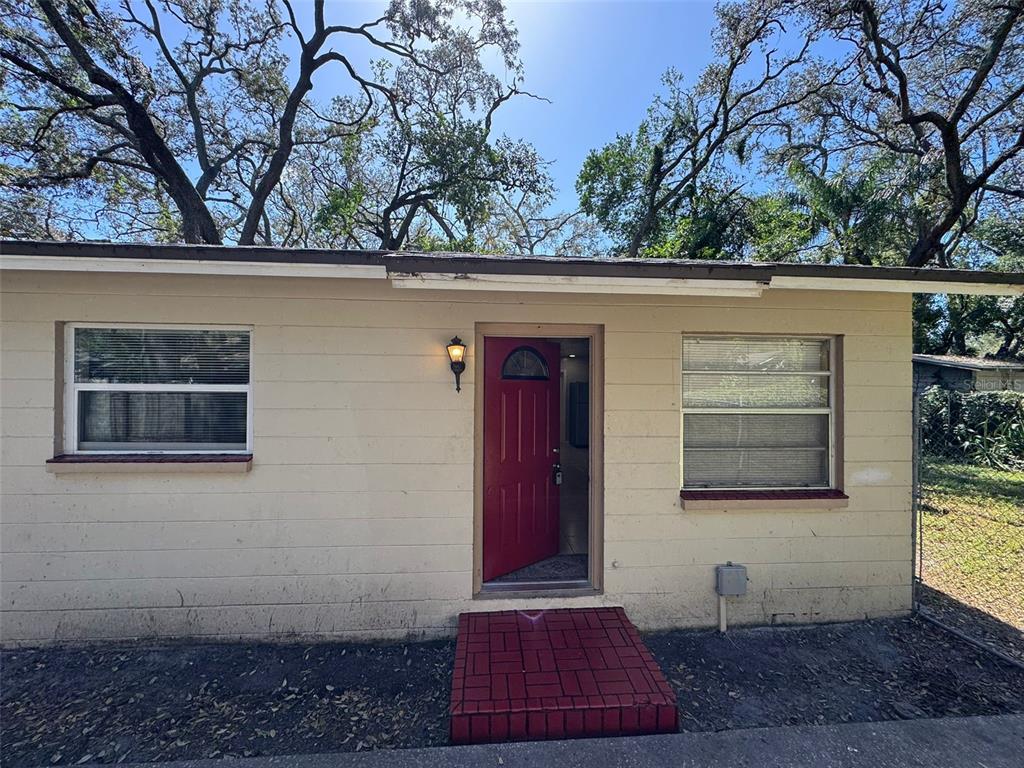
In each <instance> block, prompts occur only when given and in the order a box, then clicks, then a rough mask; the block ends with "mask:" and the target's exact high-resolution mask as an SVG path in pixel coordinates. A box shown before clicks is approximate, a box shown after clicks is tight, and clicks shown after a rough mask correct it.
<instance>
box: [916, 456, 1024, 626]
mask: <svg viewBox="0 0 1024 768" xmlns="http://www.w3.org/2000/svg"><path fill="white" fill-rule="evenodd" d="M921 511H922V515H921V529H922V539H923V546H922V554H923V562H924V565H923V569H922V570H923V573H922V576H923V578H924V581H925V583H926V584H928V585H929V586H931V587H933V588H935V589H938V590H940V591H942V592H945V593H946V594H948V595H950V596H951V597H953V598H955V599H957V600H960V601H961V602H964V603H967V604H969V605H972V606H974V607H975V608H979V609H981V610H983V611H985V612H987V613H990V614H992V615H993V616H995V617H996V618H998V619H1000V620H1002V621H1005V622H1007V623H1008V624H1012V625H1014V626H1016V627H1018V628H1020V629H1024V472H1004V471H1000V470H994V469H989V468H987V467H977V466H968V465H960V464H948V463H938V462H926V463H925V464H924V466H922V469H921Z"/></svg>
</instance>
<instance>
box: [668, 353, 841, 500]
mask: <svg viewBox="0 0 1024 768" xmlns="http://www.w3.org/2000/svg"><path fill="white" fill-rule="evenodd" d="M831 376H832V371H831V342H830V341H829V340H828V339H792V338H790V339H786V338H765V337H756V338H735V337H732V338H725V337H690V336H686V337H684V338H683V392H682V407H683V457H682V459H683V461H682V463H683V487H685V488H722V489H731V488H735V489H743V488H824V487H828V486H829V485H830V483H831V477H830V475H831V461H832V460H831V455H830V450H831V448H830V446H831V433H832V395H831V384H830V382H831Z"/></svg>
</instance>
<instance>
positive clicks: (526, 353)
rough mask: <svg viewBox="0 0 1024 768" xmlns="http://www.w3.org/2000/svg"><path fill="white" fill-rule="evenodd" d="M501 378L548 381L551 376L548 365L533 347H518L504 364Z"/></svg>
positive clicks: (510, 353)
mask: <svg viewBox="0 0 1024 768" xmlns="http://www.w3.org/2000/svg"><path fill="white" fill-rule="evenodd" d="M501 378H503V379H526V380H532V381H546V380H547V379H548V378H550V374H549V373H548V364H547V363H546V362H544V358H543V357H542V356H541V355H540V353H539V352H537V350H535V349H534V348H533V347H516V348H515V349H513V350H512V351H511V352H509V353H508V357H506V358H505V362H504V363H502V366H501Z"/></svg>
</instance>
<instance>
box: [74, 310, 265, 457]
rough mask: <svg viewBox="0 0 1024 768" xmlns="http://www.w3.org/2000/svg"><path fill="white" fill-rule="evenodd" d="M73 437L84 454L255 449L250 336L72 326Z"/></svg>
mask: <svg viewBox="0 0 1024 768" xmlns="http://www.w3.org/2000/svg"><path fill="white" fill-rule="evenodd" d="M70 333H71V334H72V337H73V338H72V344H71V345H70V348H71V350H72V352H71V354H72V355H73V358H72V360H71V361H70V366H69V367H70V369H71V371H70V372H71V373H72V376H71V381H70V382H69V390H70V391H69V398H68V400H69V402H68V405H69V411H70V412H69V417H70V418H69V423H68V434H69V438H70V443H71V445H72V447H73V448H72V449H73V450H75V451H80V452H90V451H93V452H118V453H120V452H133V451H138V452H183V453H197V452H241V451H246V450H248V449H249V446H250V436H249V428H248V424H249V412H250V406H251V404H250V396H251V394H250V376H249V357H250V354H249V332H248V331H246V330H204V329H180V328H175V329H160V328H96V327H82V326H74V327H72V329H71V331H70Z"/></svg>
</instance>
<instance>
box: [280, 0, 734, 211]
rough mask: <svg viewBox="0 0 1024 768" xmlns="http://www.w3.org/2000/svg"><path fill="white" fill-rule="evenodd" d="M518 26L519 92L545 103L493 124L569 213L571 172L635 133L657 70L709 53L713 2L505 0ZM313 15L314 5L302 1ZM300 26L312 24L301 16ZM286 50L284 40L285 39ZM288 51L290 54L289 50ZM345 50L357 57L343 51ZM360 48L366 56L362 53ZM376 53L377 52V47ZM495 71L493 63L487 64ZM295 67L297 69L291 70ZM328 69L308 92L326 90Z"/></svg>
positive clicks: (338, 7) (331, 12)
mask: <svg viewBox="0 0 1024 768" xmlns="http://www.w3.org/2000/svg"><path fill="white" fill-rule="evenodd" d="M505 3H506V6H507V11H508V15H509V17H510V18H511V19H512V21H513V23H514V24H515V26H516V28H517V29H518V30H519V41H520V44H521V46H522V48H521V50H520V58H521V59H522V61H523V64H524V66H525V70H526V73H525V74H526V79H525V82H524V84H523V88H524V89H525V90H528V91H530V92H531V93H535V94H537V95H538V96H543V97H544V98H545V99H548V100H549V101H548V102H544V101H538V100H535V99H530V98H526V97H521V98H519V99H517V100H513V101H511V102H509V103H508V104H506V105H504V106H503V107H502V108H501V109H500V110H499V111H498V113H497V114H496V115H495V127H496V129H497V130H498V131H499V132H502V133H505V134H507V135H508V136H510V137H512V138H520V139H525V140H527V141H529V142H531V143H532V144H533V145H534V146H535V147H536V148H537V149H538V151H539V152H540V154H541V156H542V157H543V158H544V159H545V160H548V161H550V162H551V163H552V165H551V166H550V167H549V172H550V173H551V174H552V176H553V177H554V180H555V185H556V188H557V190H558V198H557V200H556V201H555V202H554V204H553V206H552V208H553V209H555V210H575V209H576V207H577V205H578V198H577V195H576V188H575V185H576V175H577V174H578V172H579V169H580V167H581V166H582V164H583V160H584V158H585V157H586V156H587V153H588V152H589V151H590V150H591V149H596V148H599V147H601V146H603V145H604V144H606V143H607V142H609V141H610V140H612V139H614V138H615V135H616V134H617V133H623V132H626V131H631V130H633V129H635V128H636V126H637V124H638V123H639V122H640V120H642V119H643V117H644V114H645V113H646V110H647V107H648V105H649V104H650V103H651V100H652V98H653V96H654V94H655V93H656V92H657V91H658V90H659V87H660V81H661V76H662V74H663V73H664V72H665V70H666V69H668V68H669V67H675V68H676V69H678V70H679V71H680V72H682V73H683V75H684V76H685V77H686V78H687V80H688V81H692V79H693V78H695V77H696V76H697V75H698V74H699V73H700V71H701V70H702V69H703V68H704V66H705V65H706V64H707V63H708V62H709V61H710V60H711V56H712V52H711V30H712V29H713V27H714V2H713V0H638V1H636V2H631V1H630V0H505ZM386 5H387V3H386V1H385V0H333V2H330V1H329V2H328V5H327V14H326V15H327V20H328V23H331V22H344V23H356V22H361V21H366V20H369V19H372V18H376V17H377V16H379V15H381V13H382V12H383V9H384V8H385V7H386ZM299 7H300V9H301V10H304V11H305V12H306V13H308V14H311V13H312V3H308V4H305V5H304V6H303V5H302V4H300V5H299ZM304 21H305V22H306V23H303V26H304V27H305V28H308V27H309V26H310V25H309V23H308V21H309V19H305V20H304ZM285 48H286V50H288V46H287V45H286V46H285ZM289 52H291V51H289ZM346 53H347V54H348V55H350V56H353V57H354V58H355V59H356V60H358V58H359V55H360V54H358V53H356V52H355V50H353V49H351V48H349V49H347V50H346ZM365 55H369V52H366V54H365ZM374 55H376V54H374ZM492 71H494V72H495V74H499V75H501V74H502V72H500V71H499V70H492ZM292 74H294V73H292ZM335 77H337V78H338V80H337V81H335V82H337V83H338V84H344V85H343V89H347V87H348V86H349V83H348V82H347V80H345V79H344V78H342V77H341V75H340V71H332V72H331V73H330V74H328V70H325V71H324V72H323V73H322V74H319V75H317V78H316V79H315V81H314V91H313V95H314V97H315V98H317V99H318V100H326V99H328V98H330V96H331V95H332V87H331V86H332V83H331V78H335Z"/></svg>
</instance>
